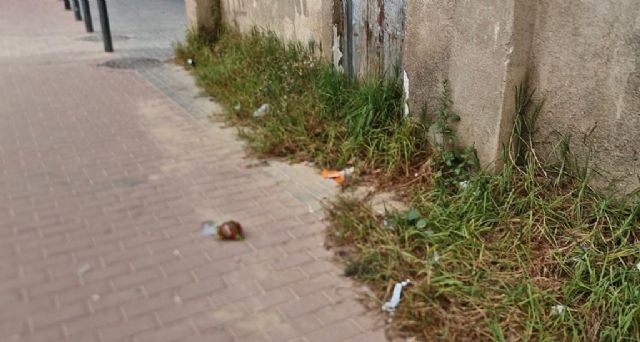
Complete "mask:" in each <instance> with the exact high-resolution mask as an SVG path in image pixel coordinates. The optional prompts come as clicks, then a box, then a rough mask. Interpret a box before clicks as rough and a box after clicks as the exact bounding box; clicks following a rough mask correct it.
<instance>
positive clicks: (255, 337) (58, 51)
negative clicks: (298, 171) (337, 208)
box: [0, 0, 384, 341]
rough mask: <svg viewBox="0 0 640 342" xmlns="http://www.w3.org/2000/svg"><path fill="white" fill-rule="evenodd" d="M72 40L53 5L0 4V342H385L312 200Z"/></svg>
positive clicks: (91, 47)
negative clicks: (218, 225)
mask: <svg viewBox="0 0 640 342" xmlns="http://www.w3.org/2000/svg"><path fill="white" fill-rule="evenodd" d="M25 18H28V19H30V20H34V21H37V20H40V21H39V22H40V23H44V25H39V26H37V27H33V26H30V25H32V24H33V23H32V22H28V21H26V20H24V19H25ZM82 35H83V33H82V26H81V24H80V23H75V22H74V21H73V19H72V17H71V15H70V13H68V12H64V11H63V10H62V3H61V2H60V1H54V0H52V1H36V0H21V1H2V2H1V3H0V47H2V49H0V50H1V51H0V257H1V258H0V307H2V310H1V311H0V340H2V341H192V340H193V341H287V340H300V341H342V340H349V339H358V340H363V341H364V340H366V341H375V340H384V334H383V332H382V328H381V326H380V323H379V322H378V321H377V320H376V319H374V318H372V317H370V316H367V315H365V314H364V311H365V310H364V308H363V307H362V306H361V305H360V304H359V303H358V302H356V294H355V291H354V290H353V288H352V286H353V285H352V284H351V283H350V282H349V281H348V280H346V279H344V278H342V277H341V276H340V275H339V274H340V273H341V271H340V268H339V267H338V266H335V265H334V264H332V263H331V262H329V260H330V258H331V253H330V252H328V251H326V250H325V249H324V248H323V247H322V244H323V231H324V228H325V227H324V225H323V224H322V223H321V222H320V218H319V217H318V216H317V213H310V212H309V211H310V210H309V208H311V206H312V205H316V204H317V203H308V202H303V201H301V200H299V199H298V197H296V196H293V195H292V193H291V192H290V191H287V190H286V186H284V185H283V184H281V181H280V180H278V179H276V178H274V177H273V175H272V174H270V173H269V172H266V171H265V170H263V169H262V168H259V167H257V168H255V167H251V168H249V167H247V166H248V165H250V164H251V163H252V161H251V160H249V159H247V158H246V157H245V156H244V155H243V148H242V145H241V144H240V143H239V142H238V141H237V140H236V138H235V137H234V135H233V133H232V132H230V131H229V130H225V129H223V128H221V127H219V126H217V125H211V124H209V123H208V122H206V121H201V120H195V119H193V118H192V117H191V116H189V115H188V113H186V112H185V111H184V110H183V109H182V108H181V107H179V106H178V105H176V104H175V103H174V102H172V101H171V100H170V99H169V98H168V97H167V96H165V95H164V94H163V93H162V92H161V91H159V90H158V89H156V88H155V87H154V86H152V85H151V84H149V83H147V82H146V81H145V80H144V79H143V78H142V77H141V76H140V75H139V74H137V73H136V72H135V71H130V70H112V69H106V68H103V67H98V66H97V62H98V59H105V58H106V57H107V56H104V55H102V54H100V53H99V52H95V49H96V48H97V46H96V45H95V44H88V43H87V42H82V41H79V40H77V39H75V38H77V37H81V36H82ZM98 48H99V46H98ZM194 92H195V90H194ZM302 182H320V179H319V177H316V178H315V179H314V178H308V179H303V180H302ZM208 218H214V219H217V220H224V219H227V218H235V219H238V220H240V221H242V222H243V223H244V224H245V225H246V229H247V230H248V239H247V241H245V242H237V243H221V242H218V241H215V240H212V239H209V238H205V237H202V236H200V234H199V225H200V222H201V221H202V220H204V219H208Z"/></svg>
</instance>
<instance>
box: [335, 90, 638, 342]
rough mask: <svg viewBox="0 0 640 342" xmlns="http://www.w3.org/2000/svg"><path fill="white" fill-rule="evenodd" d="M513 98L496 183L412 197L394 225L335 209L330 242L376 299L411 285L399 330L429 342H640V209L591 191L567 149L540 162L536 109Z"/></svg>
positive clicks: (491, 179) (355, 210)
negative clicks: (513, 113) (406, 282)
mask: <svg viewBox="0 0 640 342" xmlns="http://www.w3.org/2000/svg"><path fill="white" fill-rule="evenodd" d="M518 95H519V96H518V103H519V104H520V106H519V108H518V113H517V118H518V120H516V125H515V128H514V132H515V133H514V136H513V141H512V146H513V148H511V149H508V153H506V155H505V156H504V164H505V167H504V169H503V171H502V172H501V173H500V174H497V175H492V174H489V173H486V172H482V171H480V172H477V173H475V174H470V175H468V179H467V180H466V182H465V183H464V184H465V185H464V186H459V187H458V188H452V187H433V188H432V189H431V190H428V191H424V190H417V191H415V192H414V194H413V199H412V201H411V204H412V207H413V208H414V209H413V210H411V211H409V212H407V213H399V212H396V213H392V214H390V215H389V216H388V217H387V218H386V221H387V222H390V224H387V225H385V224H383V219H385V218H381V217H376V216H374V215H373V214H372V213H371V210H370V208H368V207H367V206H366V205H365V204H363V203H360V202H357V201H353V200H348V199H344V198H343V199H340V200H339V201H338V202H336V203H335V204H334V207H333V210H331V211H330V215H331V218H332V221H333V222H334V228H333V230H332V231H331V232H330V236H331V238H332V240H333V241H334V243H335V244H337V245H338V246H351V247H352V248H354V252H353V254H352V256H351V257H350V260H349V264H348V266H347V270H348V272H347V274H349V275H351V276H354V277H357V278H358V279H359V280H361V281H363V282H366V283H368V284H370V285H371V286H372V287H374V288H375V289H377V290H378V291H379V293H380V294H381V297H383V296H382V295H383V294H385V293H386V291H388V286H389V285H390V284H392V283H393V282H394V281H397V280H402V279H406V278H409V279H412V280H413V285H412V286H410V287H409V288H408V289H407V290H406V292H405V293H404V297H403V302H402V305H401V306H400V308H399V311H398V313H397V319H396V320H395V321H396V326H397V327H398V328H400V330H403V331H410V332H414V333H418V334H420V335H421V336H423V337H424V338H425V339H427V340H429V341H433V340H443V341H478V340H480V341H638V340H640V269H638V268H637V267H638V266H636V265H637V264H638V262H640V244H638V241H639V239H640V230H639V229H638V227H639V224H640V201H639V200H638V198H637V197H629V198H614V197H611V196H605V195H602V194H600V193H598V192H597V191H596V190H594V189H592V188H591V187H590V186H589V185H588V184H589V171H588V170H589V168H588V167H587V166H584V165H583V166H582V167H579V166H580V165H579V164H578V163H577V162H576V161H575V159H572V158H571V157H570V151H569V150H568V144H567V143H566V141H565V143H564V144H562V145H561V146H560V147H561V148H559V149H558V150H559V151H562V153H559V156H558V158H554V159H553V161H551V160H552V158H550V160H548V161H547V162H541V161H540V160H539V158H538V157H537V155H536V153H535V149H533V140H532V138H531V137H532V134H533V124H534V121H535V117H536V115H537V113H538V112H539V107H535V106H531V104H530V103H529V98H530V96H528V95H530V94H526V93H524V91H522V90H520V91H519V92H518ZM532 107H533V108H532ZM527 108H531V109H529V110H527ZM557 306H561V308H563V309H557V308H556V309H554V307H557ZM560 311H561V312H560Z"/></svg>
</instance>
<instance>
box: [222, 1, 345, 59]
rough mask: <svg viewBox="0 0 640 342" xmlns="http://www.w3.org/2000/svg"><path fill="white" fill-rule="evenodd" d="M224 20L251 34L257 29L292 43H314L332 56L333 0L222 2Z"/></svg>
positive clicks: (327, 54) (326, 54) (325, 53)
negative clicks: (252, 30)
mask: <svg viewBox="0 0 640 342" xmlns="http://www.w3.org/2000/svg"><path fill="white" fill-rule="evenodd" d="M220 1H221V4H222V12H223V14H222V18H223V20H224V21H225V22H226V23H227V24H229V25H231V26H233V27H235V28H236V29H238V30H240V31H242V32H247V31H249V30H251V28H253V27H254V26H257V27H259V28H262V29H266V30H271V31H273V32H275V33H276V34H277V35H278V36H279V37H281V38H283V39H285V40H288V41H301V42H309V41H314V42H316V43H318V44H320V45H321V46H322V49H323V53H324V55H325V56H330V54H331V45H332V40H333V18H332V13H333V11H332V8H333V3H334V2H333V0H220Z"/></svg>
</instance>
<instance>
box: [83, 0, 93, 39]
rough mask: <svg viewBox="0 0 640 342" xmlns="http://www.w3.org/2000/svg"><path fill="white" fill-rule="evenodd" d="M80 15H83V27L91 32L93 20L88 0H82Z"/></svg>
mask: <svg viewBox="0 0 640 342" xmlns="http://www.w3.org/2000/svg"><path fill="white" fill-rule="evenodd" d="M82 15H83V16H84V28H85V29H87V32H93V20H92V18H91V7H89V0H82Z"/></svg>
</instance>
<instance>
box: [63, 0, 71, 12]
mask: <svg viewBox="0 0 640 342" xmlns="http://www.w3.org/2000/svg"><path fill="white" fill-rule="evenodd" d="M64 9H66V10H67V11H68V10H70V9H71V3H70V2H69V0H64Z"/></svg>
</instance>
